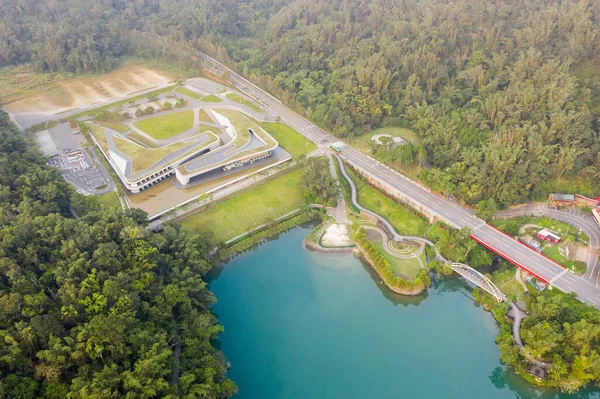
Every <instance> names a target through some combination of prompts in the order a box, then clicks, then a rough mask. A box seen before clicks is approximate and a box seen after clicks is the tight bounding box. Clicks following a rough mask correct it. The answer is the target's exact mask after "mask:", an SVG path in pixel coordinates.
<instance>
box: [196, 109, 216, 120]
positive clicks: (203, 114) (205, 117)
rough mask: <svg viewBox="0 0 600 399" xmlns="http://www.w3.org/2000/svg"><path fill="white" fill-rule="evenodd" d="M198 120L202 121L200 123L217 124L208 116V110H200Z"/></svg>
mask: <svg viewBox="0 0 600 399" xmlns="http://www.w3.org/2000/svg"><path fill="white" fill-rule="evenodd" d="M198 119H199V120H200V122H207V123H215V121H213V120H212V118H211V117H210V116H208V114H207V113H206V110H204V109H200V110H199V111H198Z"/></svg>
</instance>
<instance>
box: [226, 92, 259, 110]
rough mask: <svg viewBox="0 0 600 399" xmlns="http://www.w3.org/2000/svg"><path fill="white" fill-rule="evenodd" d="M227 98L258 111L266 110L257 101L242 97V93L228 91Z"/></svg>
mask: <svg viewBox="0 0 600 399" xmlns="http://www.w3.org/2000/svg"><path fill="white" fill-rule="evenodd" d="M227 98H228V99H230V100H231V101H235V102H236V103H239V104H242V105H245V106H246V107H248V108H250V109H251V110H253V111H256V112H261V113H262V112H264V111H263V110H262V109H261V108H260V107H259V106H258V105H256V103H254V102H253V101H250V100H246V99H245V98H243V97H241V96H240V95H238V94H236V93H227Z"/></svg>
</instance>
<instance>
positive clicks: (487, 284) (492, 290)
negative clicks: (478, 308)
mask: <svg viewBox="0 0 600 399" xmlns="http://www.w3.org/2000/svg"><path fill="white" fill-rule="evenodd" d="M450 267H451V268H452V270H454V271H455V272H456V273H458V274H460V275H461V276H463V277H464V278H466V279H467V280H469V281H470V282H472V283H473V284H475V285H477V286H478V287H480V288H482V289H483V290H485V291H486V292H487V293H489V294H490V295H492V296H493V297H495V298H496V300H497V301H498V302H502V301H505V300H506V295H504V294H503V293H502V291H500V289H498V287H496V285H495V284H494V283H493V282H492V281H491V280H490V279H489V278H487V277H486V276H484V275H483V274H481V273H479V272H478V271H477V270H475V269H473V268H472V267H471V266H467V265H464V264H462V263H452V264H450Z"/></svg>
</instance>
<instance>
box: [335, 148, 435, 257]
mask: <svg viewBox="0 0 600 399" xmlns="http://www.w3.org/2000/svg"><path fill="white" fill-rule="evenodd" d="M335 158H336V159H337V161H338V163H339V164H340V171H341V172H342V175H344V178H345V179H346V181H347V182H348V184H350V189H351V191H352V192H351V195H350V199H351V201H352V204H353V205H354V206H355V207H356V208H357V209H359V210H360V211H361V212H364V213H366V214H369V215H371V216H373V217H374V218H376V219H377V220H378V221H379V222H380V223H381V224H382V225H384V226H385V228H386V229H387V230H388V231H389V232H390V233H391V234H392V236H393V238H392V240H393V241H395V242H402V241H417V242H421V243H423V244H426V245H429V246H431V247H433V249H435V253H436V256H439V257H440V259H443V260H444V261H445V260H446V259H444V258H443V257H442V255H440V253H439V251H438V249H437V248H436V246H435V244H434V243H433V242H431V241H429V240H428V239H426V238H423V237H416V236H403V235H400V234H398V233H396V230H395V229H394V227H393V226H392V224H391V223H390V222H388V221H387V220H386V219H385V218H384V217H383V216H381V215H379V214H377V213H375V212H373V211H370V210H368V209H367V208H364V207H363V206H361V205H360V204H359V203H358V199H357V198H358V191H357V189H356V185H355V184H354V182H353V181H352V179H351V178H350V176H348V173H347V172H346V168H345V167H344V162H343V161H342V159H341V158H340V157H338V156H337V155H336V156H335Z"/></svg>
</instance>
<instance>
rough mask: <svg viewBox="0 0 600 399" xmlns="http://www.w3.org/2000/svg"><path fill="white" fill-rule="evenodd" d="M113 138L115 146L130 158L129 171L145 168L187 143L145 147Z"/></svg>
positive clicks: (133, 171) (185, 145) (138, 170)
mask: <svg viewBox="0 0 600 399" xmlns="http://www.w3.org/2000/svg"><path fill="white" fill-rule="evenodd" d="M113 140H114V142H115V145H116V146H117V148H118V149H119V150H120V151H121V152H123V154H125V155H127V156H128V157H130V158H131V159H132V161H133V162H132V165H131V173H137V172H141V171H143V170H146V169H148V168H150V167H151V166H152V165H154V164H156V163H157V162H158V161H160V160H161V159H163V158H164V157H166V156H167V155H169V154H170V153H172V152H173V151H177V150H180V149H182V148H184V147H187V146H188V145H189V144H188V143H183V142H177V143H173V144H170V145H167V146H164V147H158V148H146V147H142V146H141V145H138V144H135V143H133V142H130V141H128V140H123V139H120V138H118V137H115V136H113Z"/></svg>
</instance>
